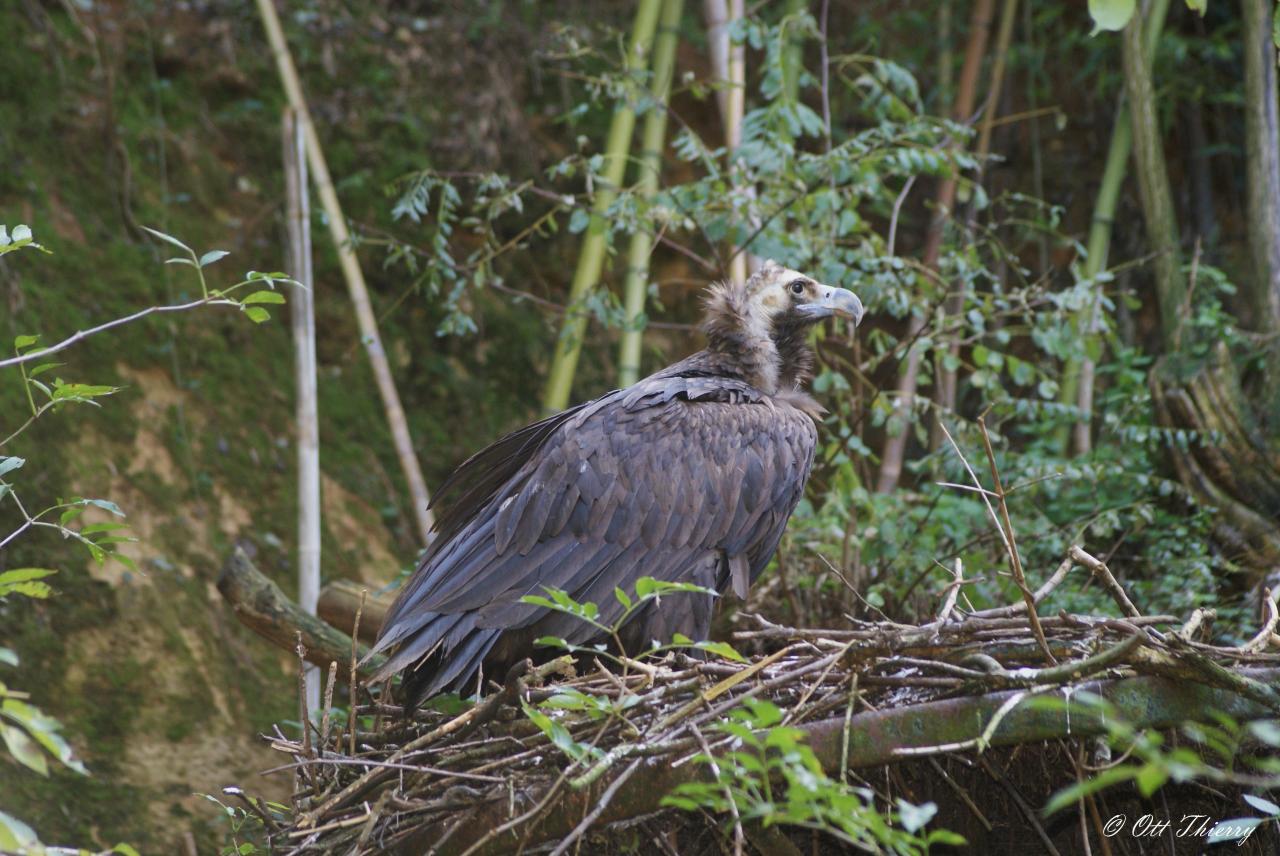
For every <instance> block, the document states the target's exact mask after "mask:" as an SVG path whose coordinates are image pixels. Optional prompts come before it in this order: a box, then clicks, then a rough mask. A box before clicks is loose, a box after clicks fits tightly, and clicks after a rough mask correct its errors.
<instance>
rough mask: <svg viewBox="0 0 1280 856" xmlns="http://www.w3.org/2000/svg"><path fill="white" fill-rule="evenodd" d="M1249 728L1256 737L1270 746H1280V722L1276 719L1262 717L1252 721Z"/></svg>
mask: <svg viewBox="0 0 1280 856" xmlns="http://www.w3.org/2000/svg"><path fill="white" fill-rule="evenodd" d="M1248 728H1249V731H1250V732H1251V733H1252V734H1253V736H1254V737H1255V738H1257V739H1258V740H1260V741H1262V742H1263V743H1265V744H1267V745H1268V746H1277V747H1280V722H1277V721H1276V720H1274V719H1260V720H1258V721H1257V722H1250V723H1249V725H1248Z"/></svg>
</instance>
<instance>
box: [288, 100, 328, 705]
mask: <svg viewBox="0 0 1280 856" xmlns="http://www.w3.org/2000/svg"><path fill="white" fill-rule="evenodd" d="M282 125H283V127H282V131H283V134H282V136H283V140H282V142H283V152H284V186H285V212H286V217H285V219H286V223H287V226H288V232H289V273H291V274H292V275H293V278H294V279H296V280H297V281H298V282H300V283H302V286H303V287H302V288H299V289H297V290H296V291H295V292H294V294H293V300H291V301H290V308H291V310H292V312H291V318H292V326H293V347H294V355H295V356H294V382H295V384H296V386H297V395H298V400H297V411H296V412H297V416H296V421H297V435H298V604H299V605H300V606H301V607H302V609H303V610H304V611H305V612H306V613H307V614H308V615H315V614H316V603H317V601H318V600H319V598H320V428H319V421H320V412H319V405H318V398H317V394H316V316H315V300H314V291H313V289H314V287H315V278H314V276H313V274H312V269H311V200H310V199H309V198H308V196H307V158H306V138H305V137H303V135H302V126H301V124H300V123H299V122H298V116H297V113H295V112H294V110H293V109H292V108H285V111H284V121H283V123H282ZM306 682H307V706H308V707H309V708H310V709H312V710H315V709H317V708H319V707H320V670H319V669H318V668H316V667H315V666H309V667H308V668H307V670H306Z"/></svg>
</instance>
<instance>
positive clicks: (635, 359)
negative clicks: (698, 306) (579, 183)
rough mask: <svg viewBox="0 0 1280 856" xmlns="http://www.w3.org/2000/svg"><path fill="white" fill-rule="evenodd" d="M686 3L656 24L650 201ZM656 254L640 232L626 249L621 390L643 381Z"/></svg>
mask: <svg viewBox="0 0 1280 856" xmlns="http://www.w3.org/2000/svg"><path fill="white" fill-rule="evenodd" d="M683 10H684V0H663V2H662V15H661V19H660V20H659V22H658V37H657V39H656V41H655V43H654V48H653V81H652V82H651V83H650V86H649V93H650V94H651V95H652V96H653V102H654V103H653V104H652V105H651V106H650V108H649V112H648V113H647V114H645V117H644V129H643V130H642V131H641V132H640V157H639V158H638V159H637V160H638V166H639V169H640V180H639V182H638V183H637V188H636V192H637V193H638V194H639V195H640V196H642V197H646V198H647V197H651V196H653V194H655V193H657V192H658V178H659V176H660V174H661V173H662V149H663V146H664V144H665V141H666V136H667V95H668V94H669V93H670V91H671V76H672V72H673V70H674V69H675V56H676V42H677V28H678V27H679V26H680V13H681V12H682V11H683ZM652 252H653V236H652V235H651V234H649V233H648V232H647V231H645V230H643V229H637V230H636V232H635V234H633V235H632V236H631V243H630V246H629V247H628V248H627V275H626V282H625V285H624V286H623V288H624V297H623V301H624V307H625V312H626V323H625V326H624V327H623V330H622V341H621V343H620V344H619V347H618V386H621V387H627V386H631V384H633V383H635V382H636V381H637V380H639V379H640V346H641V344H642V341H643V336H644V330H643V329H642V328H641V327H640V326H639V324H640V317H641V316H642V315H643V314H644V298H645V290H646V289H647V288H648V285H649V255H650V254H651V253H652Z"/></svg>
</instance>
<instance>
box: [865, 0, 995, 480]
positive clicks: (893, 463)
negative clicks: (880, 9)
mask: <svg viewBox="0 0 1280 856" xmlns="http://www.w3.org/2000/svg"><path fill="white" fill-rule="evenodd" d="M993 5H994V0H974V3H973V12H972V14H971V15H970V18H969V42H968V45H967V46H966V47H965V52H964V65H963V66H962V67H961V69H960V80H959V83H958V84H957V86H956V103H955V109H954V110H953V111H952V117H953V118H954V119H955V120H956V121H957V122H967V121H968V120H969V118H970V117H971V115H972V113H973V107H974V103H975V101H976V100H977V95H976V93H977V90H978V72H979V70H980V69H981V67H982V57H983V55H984V54H985V53H986V48H987V34H988V33H989V32H990V29H991V9H992V6H993ZM955 201H956V180H955V179H954V178H944V179H942V181H940V182H939V183H938V190H937V194H936V195H935V197H934V210H933V218H932V219H931V220H930V222H929V231H928V232H927V233H926V235H925V243H924V252H923V254H922V257H921V263H922V264H924V266H925V267H928V268H930V269H933V268H936V267H937V266H938V258H939V256H940V255H941V254H942V237H943V233H944V231H945V229H946V225H947V220H948V219H949V218H950V216H951V209H952V208H953V207H954V205H955ZM926 323H927V320H926V319H925V318H924V317H923V316H918V315H913V316H911V321H910V323H909V324H908V327H907V338H908V339H915V338H917V337H918V336H919V335H920V333H921V332H922V331H923V330H924V328H925V324H926ZM922 358H923V355H922V354H921V353H920V350H919V349H918V348H915V347H913V348H911V350H909V351H908V352H907V357H906V364H905V365H904V366H903V369H902V375H901V378H900V379H899V381H898V391H897V399H896V401H895V402H894V416H893V418H892V420H891V424H890V428H889V432H888V436H887V437H886V439H885V444H884V450H883V452H882V453H881V455H880V475H879V477H878V479H877V481H876V490H877V491H879V492H880V493H888V492H890V491H891V490H893V489H894V488H895V487H897V485H898V479H899V478H900V477H901V475H902V464H903V459H904V458H905V457H906V451H907V439H908V437H909V436H910V427H911V411H912V409H913V408H914V406H915V397H916V387H917V386H918V384H919V378H920V361H921V359H922ZM892 422H897V423H898V424H897V425H896V426H895V425H893V424H892ZM895 428H896V429H898V430H895Z"/></svg>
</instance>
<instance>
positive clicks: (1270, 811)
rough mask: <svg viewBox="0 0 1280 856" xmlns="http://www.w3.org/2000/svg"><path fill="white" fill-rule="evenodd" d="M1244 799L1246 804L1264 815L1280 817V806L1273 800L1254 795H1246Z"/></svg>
mask: <svg viewBox="0 0 1280 856" xmlns="http://www.w3.org/2000/svg"><path fill="white" fill-rule="evenodd" d="M1243 797H1244V801H1245V802H1247V803H1248V804H1249V805H1251V806H1253V807H1254V808H1256V809H1257V810H1258V811H1260V812H1262V813H1263V814H1266V815H1270V816H1271V817H1277V816H1280V805H1276V804H1275V803H1273V802H1272V801H1271V800H1264V799H1263V798H1262V797H1255V796H1254V795H1253V794H1244V795H1243Z"/></svg>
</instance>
